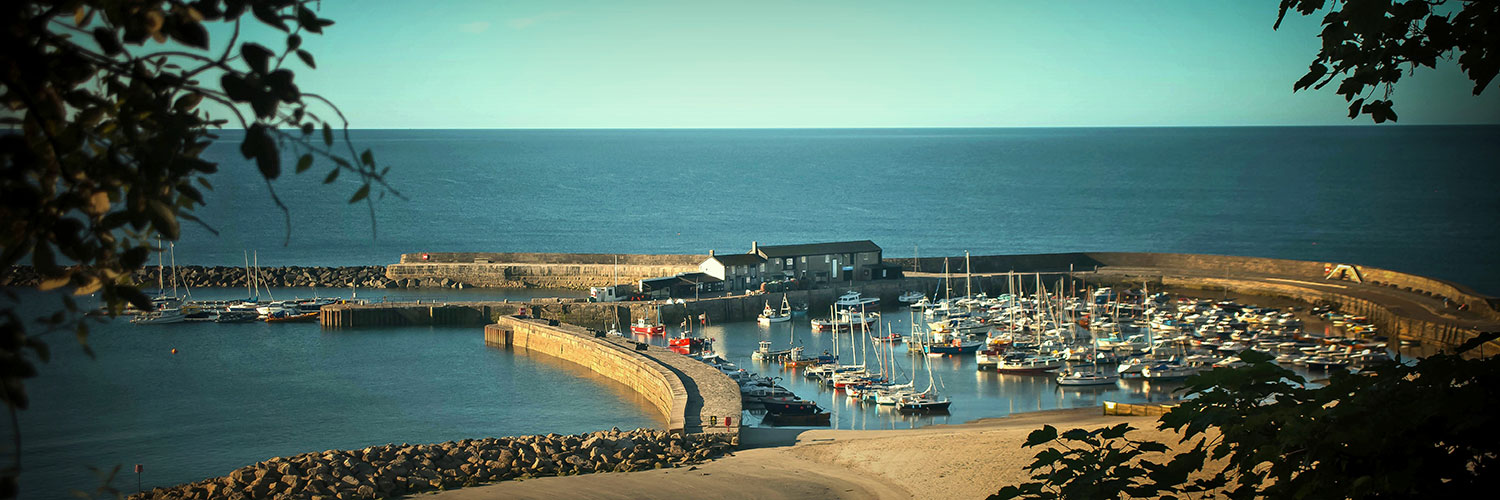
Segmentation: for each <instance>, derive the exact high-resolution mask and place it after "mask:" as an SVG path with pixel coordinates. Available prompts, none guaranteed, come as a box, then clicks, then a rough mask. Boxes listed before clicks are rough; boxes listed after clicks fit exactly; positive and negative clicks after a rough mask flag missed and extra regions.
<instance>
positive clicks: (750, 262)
mask: <svg viewBox="0 0 1500 500" xmlns="http://www.w3.org/2000/svg"><path fill="white" fill-rule="evenodd" d="M751 245H752V248H753V245H754V243H752V244H751ZM765 263H766V258H765V257H761V256H759V255H756V254H754V253H738V254H729V255H718V254H716V253H714V251H713V250H709V251H708V260H705V261H703V263H702V264H699V265H698V271H699V272H702V273H703V274H707V275H709V276H713V277H715V278H718V279H720V280H722V281H723V282H724V289H725V290H729V291H731V292H732V291H736V290H750V289H754V288H759V287H760V284H761V282H762V281H765V280H764V279H762V276H764V275H765V272H766V266H765ZM776 276H777V277H779V276H780V274H779V273H778V274H777V275H776Z"/></svg>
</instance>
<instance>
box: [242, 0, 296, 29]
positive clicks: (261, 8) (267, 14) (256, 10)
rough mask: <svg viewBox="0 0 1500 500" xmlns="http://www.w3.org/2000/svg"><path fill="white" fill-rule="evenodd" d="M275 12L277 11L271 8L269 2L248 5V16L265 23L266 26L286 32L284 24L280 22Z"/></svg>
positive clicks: (279, 16) (278, 15)
mask: <svg viewBox="0 0 1500 500" xmlns="http://www.w3.org/2000/svg"><path fill="white" fill-rule="evenodd" d="M277 10H279V9H277V8H275V7H272V6H271V4H270V3H269V2H255V3H253V4H251V5H250V14H252V15H254V16H255V18H256V19H259V20H260V22H263V23H266V26H270V27H273V28H276V29H279V30H281V31H287V27H286V23H285V22H283V21H282V20H281V15H280V13H279V12H277Z"/></svg>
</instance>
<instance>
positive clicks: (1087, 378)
mask: <svg viewBox="0 0 1500 500" xmlns="http://www.w3.org/2000/svg"><path fill="white" fill-rule="evenodd" d="M1119 381H1120V377H1119V376H1118V375H1107V374H1104V373H1099V372H1082V371H1071V372H1063V373H1059V374H1058V375H1057V385H1073V386H1078V385H1112V384H1114V383H1115V382H1119Z"/></svg>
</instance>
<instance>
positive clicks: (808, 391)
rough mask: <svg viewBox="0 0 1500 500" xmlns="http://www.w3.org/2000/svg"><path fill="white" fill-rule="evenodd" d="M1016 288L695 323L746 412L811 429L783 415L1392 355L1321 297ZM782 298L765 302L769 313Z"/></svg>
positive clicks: (1358, 321)
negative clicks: (1296, 303)
mask: <svg viewBox="0 0 1500 500" xmlns="http://www.w3.org/2000/svg"><path fill="white" fill-rule="evenodd" d="M1026 285H1027V286H1026V288H1027V289H1028V291H1032V290H1035V291H1036V292H1034V293H1030V294H1025V295H1022V294H1009V293H1003V294H1000V295H998V296H995V297H988V296H985V295H981V294H975V295H973V296H968V297H954V298H936V299H935V298H933V297H931V296H922V297H918V296H908V297H902V299H904V300H901V301H900V302H902V303H903V305H904V306H905V307H901V306H897V307H886V308H885V310H883V311H872V310H869V309H865V310H860V309H847V308H846V309H840V308H838V306H837V305H835V306H834V307H831V308H829V309H828V310H824V311H822V314H816V313H814V314H813V317H811V318H803V317H796V316H794V317H792V318H791V319H790V320H786V321H783V322H774V323H773V322H763V323H733V324H726V325H714V326H710V327H706V328H701V329H700V330H699V333H700V334H701V335H703V336H705V337H708V338H713V339H715V341H716V342H715V343H714V344H713V345H712V348H713V349H715V350H716V351H717V353H718V354H717V355H716V356H715V357H714V359H716V360H717V361H715V363H719V364H721V365H722V367H723V368H722V369H727V370H729V371H736V373H739V372H738V371H737V370H741V368H739V366H735V363H738V364H739V365H743V366H747V367H752V369H751V370H747V371H745V372H744V373H743V374H738V375H731V378H734V379H735V380H736V381H739V382H741V384H742V388H743V391H742V392H743V395H744V401H745V405H746V408H747V409H749V410H751V411H752V420H753V417H754V416H761V423H764V424H767V425H823V424H821V423H819V422H821V420H820V419H821V418H822V417H816V418H813V419H787V418H785V412H787V411H800V410H804V409H807V410H810V411H813V414H817V413H821V412H828V413H829V414H830V416H831V418H830V422H831V424H830V425H832V426H835V427H840V428H890V427H897V426H905V425H907V424H910V425H928V424H932V423H949V422H963V421H967V420H970V419H972V418H979V417H994V416H1003V415H1005V414H1008V413H1011V412H1015V411H1034V410H1043V409H1051V408H1071V407H1078V406H1093V405H1098V404H1101V403H1102V402H1103V401H1115V402H1122V403H1144V402H1159V401H1169V400H1172V399H1174V398H1175V397H1177V396H1175V395H1173V393H1172V391H1173V390H1175V389H1176V388H1178V387H1180V386H1181V384H1182V381H1183V380H1184V379H1186V378H1187V377H1189V376H1191V375H1193V374H1195V373H1198V372H1199V371H1202V370H1207V369H1210V368H1212V367H1215V366H1233V365H1237V364H1240V361H1239V358H1238V354H1239V353H1240V352H1243V351H1244V350H1257V351H1262V352H1266V353H1269V354H1271V355H1272V356H1274V357H1275V359H1276V360H1277V362H1278V363H1282V364H1284V365H1286V366H1289V367H1292V368H1293V369H1294V370H1297V371H1300V372H1303V373H1306V374H1308V375H1309V376H1310V378H1320V377H1321V376H1324V375H1322V374H1323V373H1326V372H1327V371H1328V370H1334V369H1350V370H1358V369H1360V368H1361V367H1363V366H1366V365H1368V364H1370V363H1376V362H1381V361H1385V360H1389V359H1390V354H1389V350H1388V349H1387V345H1386V343H1385V342H1384V338H1382V337H1381V336H1380V335H1379V332H1378V330H1377V329H1376V328H1374V327H1373V326H1371V325H1370V324H1369V322H1368V321H1366V320H1365V318H1360V317H1357V316H1349V315H1343V314H1340V313H1339V312H1337V311H1332V310H1328V309H1325V308H1313V309H1296V308H1292V307H1283V308H1271V307H1263V306H1256V305H1251V304H1247V303H1241V302H1238V301H1235V300H1213V299H1202V298H1194V297H1180V296H1172V295H1169V294H1165V293H1150V292H1149V291H1147V290H1140V289H1128V290H1116V289H1111V288H1101V289H1090V290H1079V291H1076V292H1075V291H1064V292H1062V293H1059V292H1058V291H1056V290H1059V289H1061V288H1062V286H1061V285H1063V283H1054V284H1052V285H1053V286H1049V285H1048V284H1046V283H1026ZM1014 287H1015V288H1014V289H1021V283H1015V284H1014ZM854 295H857V294H852V293H851V294H846V296H845V298H855V297H854ZM1267 300H1270V299H1267ZM907 302H909V304H906V303H907ZM780 309H781V308H777V307H775V306H774V304H770V303H769V302H768V303H767V310H768V312H770V313H772V314H775V313H778V312H779V311H780ZM731 361H732V363H731ZM753 371H758V372H760V373H759V374H756V373H751V372H753ZM966 373H967V375H966ZM767 401H769V402H772V403H773V405H772V406H766V405H765V404H764V403H765V402H767ZM794 401H801V402H800V403H795V404H796V405H800V406H799V407H798V409H796V410H790V409H786V407H784V406H780V405H782V404H793V403H792V402H794ZM810 406H816V407H817V409H816V410H811V409H810ZM804 407H807V408H804ZM760 412H764V413H760ZM950 418H952V419H954V420H950ZM747 423H751V424H752V425H754V424H755V422H747Z"/></svg>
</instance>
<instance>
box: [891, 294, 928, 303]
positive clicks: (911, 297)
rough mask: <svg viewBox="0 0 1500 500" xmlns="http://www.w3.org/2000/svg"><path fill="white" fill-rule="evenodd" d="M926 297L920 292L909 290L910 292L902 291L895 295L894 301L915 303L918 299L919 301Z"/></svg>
mask: <svg viewBox="0 0 1500 500" xmlns="http://www.w3.org/2000/svg"><path fill="white" fill-rule="evenodd" d="M926 298H927V295H926V294H923V293H922V292H918V291H910V292H906V293H903V294H901V295H900V296H897V297H896V301H897V302H900V303H902V304H915V303H917V302H919V301H921V300H923V299H926Z"/></svg>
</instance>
